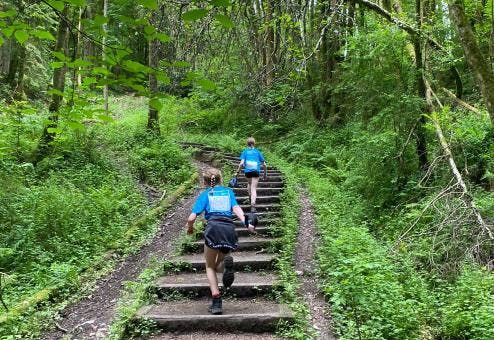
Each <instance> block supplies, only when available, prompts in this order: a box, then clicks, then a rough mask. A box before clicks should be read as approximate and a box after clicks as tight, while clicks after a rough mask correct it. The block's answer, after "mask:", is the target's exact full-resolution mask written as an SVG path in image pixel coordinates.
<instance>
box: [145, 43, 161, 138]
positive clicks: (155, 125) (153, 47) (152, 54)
mask: <svg viewBox="0 0 494 340" xmlns="http://www.w3.org/2000/svg"><path fill="white" fill-rule="evenodd" d="M158 50H159V41H157V40H151V41H150V42H149V51H148V65H149V67H151V68H152V69H153V70H156V69H157V66H158ZM157 93H158V80H157V79H156V75H155V74H154V73H153V72H150V73H149V97H150V99H152V98H154V97H155V95H156V94H157ZM150 103H151V100H150ZM147 128H148V130H150V131H151V132H152V133H155V134H156V135H159V133H160V125H159V117H158V110H157V109H156V107H153V106H151V104H149V111H148V124H147Z"/></svg>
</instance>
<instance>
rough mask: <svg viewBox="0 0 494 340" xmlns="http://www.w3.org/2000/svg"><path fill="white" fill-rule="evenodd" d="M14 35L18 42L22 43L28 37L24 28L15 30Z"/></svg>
mask: <svg viewBox="0 0 494 340" xmlns="http://www.w3.org/2000/svg"><path fill="white" fill-rule="evenodd" d="M14 37H15V39H16V40H17V41H18V42H19V44H24V43H25V42H26V41H27V39H29V34H28V33H27V32H26V31H24V30H17V31H15V33H14Z"/></svg>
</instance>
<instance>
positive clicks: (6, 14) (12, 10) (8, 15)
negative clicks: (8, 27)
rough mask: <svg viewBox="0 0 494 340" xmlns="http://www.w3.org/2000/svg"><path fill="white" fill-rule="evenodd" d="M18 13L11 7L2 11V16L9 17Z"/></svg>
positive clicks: (0, 15) (0, 12) (0, 14)
mask: <svg viewBox="0 0 494 340" xmlns="http://www.w3.org/2000/svg"><path fill="white" fill-rule="evenodd" d="M16 14H17V11H16V10H15V9H9V10H8V11H5V12H4V11H0V18H9V17H13V16H14V15H16Z"/></svg>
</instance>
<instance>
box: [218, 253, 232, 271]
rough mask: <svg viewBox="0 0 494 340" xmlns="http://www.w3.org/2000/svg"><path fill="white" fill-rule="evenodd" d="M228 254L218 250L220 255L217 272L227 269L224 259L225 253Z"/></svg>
mask: <svg viewBox="0 0 494 340" xmlns="http://www.w3.org/2000/svg"><path fill="white" fill-rule="evenodd" d="M228 254H229V253H228ZM228 254H224V253H222V252H221V251H220V252H218V256H216V272H217V273H223V272H224V271H225V263H224V262H223V259H224V258H225V255H228Z"/></svg>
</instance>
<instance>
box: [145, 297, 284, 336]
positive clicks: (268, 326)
mask: <svg viewBox="0 0 494 340" xmlns="http://www.w3.org/2000/svg"><path fill="white" fill-rule="evenodd" d="M209 304H210V302H209V300H206V299H204V300H192V301H191V300H187V301H170V302H163V303H160V304H157V305H151V306H145V307H142V308H141V309H140V310H139V311H138V312H137V318H138V319H147V320H151V321H153V323H155V324H156V325H157V326H158V327H160V328H162V329H164V330H166V331H175V330H179V331H196V330H200V331H213V330H217V331H222V332H225V331H236V332H237V331H240V332H266V331H274V330H276V326H277V325H278V324H279V323H280V322H282V321H285V322H293V320H294V316H293V313H292V312H291V311H290V309H289V308H288V306H286V305H281V304H277V303H275V302H273V301H267V300H261V299H259V300H253V299H249V300H227V299H223V314H222V315H211V314H210V313H209V312H208V306H209Z"/></svg>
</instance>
